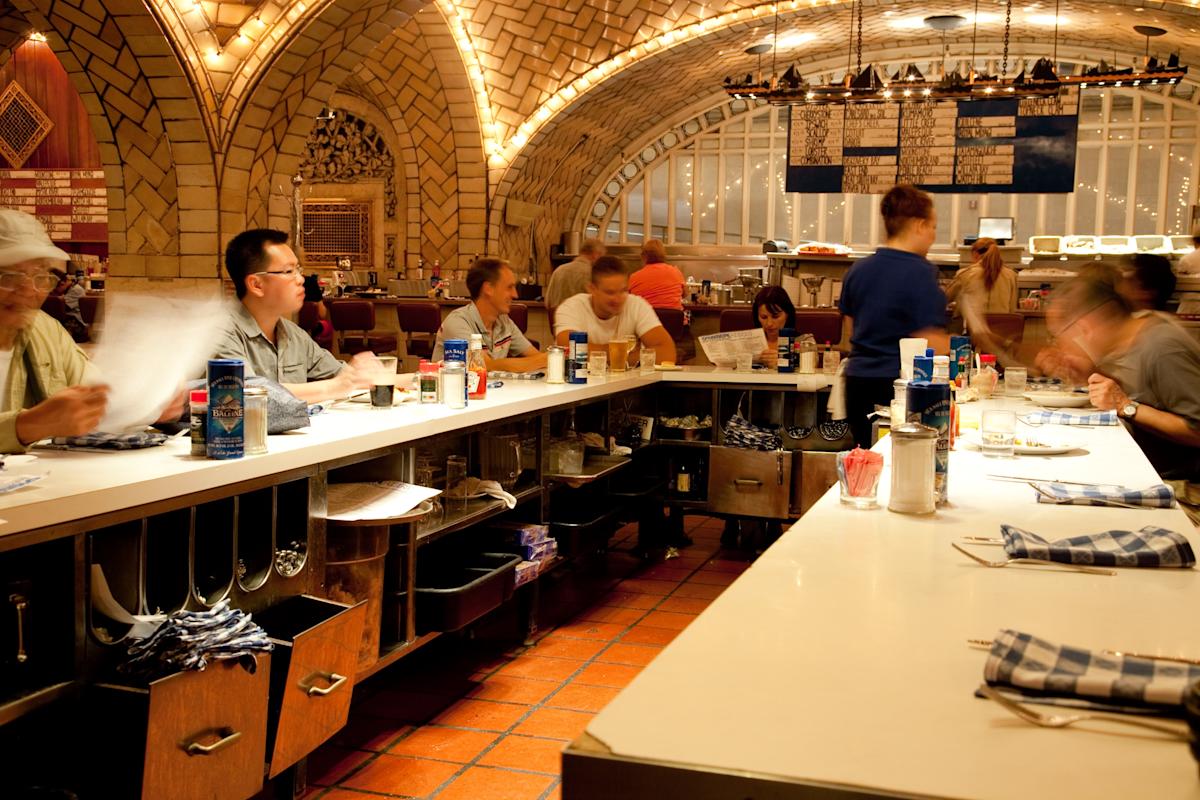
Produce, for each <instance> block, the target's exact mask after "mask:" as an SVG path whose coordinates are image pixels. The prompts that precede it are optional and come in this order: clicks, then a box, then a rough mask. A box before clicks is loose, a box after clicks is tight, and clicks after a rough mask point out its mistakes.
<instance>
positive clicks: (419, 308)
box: [396, 300, 442, 358]
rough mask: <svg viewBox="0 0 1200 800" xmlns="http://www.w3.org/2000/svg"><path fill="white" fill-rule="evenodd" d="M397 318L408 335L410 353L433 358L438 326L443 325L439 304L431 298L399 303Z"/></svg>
mask: <svg viewBox="0 0 1200 800" xmlns="http://www.w3.org/2000/svg"><path fill="white" fill-rule="evenodd" d="M396 318H397V319H398V320H400V330H401V331H403V332H404V335H405V336H406V337H407V342H408V344H407V349H408V354H409V355H410V356H416V357H417V358H433V345H434V343H435V342H436V341H437V332H438V328H440V327H442V311H441V309H440V308H439V307H438V304H437V303H434V302H432V301H429V300H413V301H410V302H405V303H397V304H396ZM417 337H419V338H417Z"/></svg>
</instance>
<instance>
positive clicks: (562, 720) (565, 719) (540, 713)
mask: <svg viewBox="0 0 1200 800" xmlns="http://www.w3.org/2000/svg"><path fill="white" fill-rule="evenodd" d="M592 716H593V715H592V714H588V713H584V712H581V711H567V710H565V709H561V708H539V709H537V710H536V711H534V712H533V713H532V714H530V715H529V718H528V719H526V720H524V721H522V722H521V724H520V725H518V726H517V727H516V730H514V731H513V732H514V733H520V734H524V735H526V736H544V737H547V738H551V739H567V740H570V739H574V738H575V737H577V736H578V735H579V734H581V733H583V731H584V729H585V728H587V724H588V722H590V721H591V719H592Z"/></svg>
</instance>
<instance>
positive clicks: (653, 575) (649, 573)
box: [637, 561, 692, 583]
mask: <svg viewBox="0 0 1200 800" xmlns="http://www.w3.org/2000/svg"><path fill="white" fill-rule="evenodd" d="M691 574H692V570H690V569H688V568H686V567H684V566H675V564H674V561H669V562H667V563H666V564H655V565H654V566H652V567H647V568H646V569H644V570H642V571H641V572H639V573H637V577H638V579H639V580H646V579H650V580H656V581H675V582H676V583H680V582H682V581H684V580H686V579H687V577H688V576H689V575H691Z"/></svg>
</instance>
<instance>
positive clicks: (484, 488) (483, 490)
mask: <svg viewBox="0 0 1200 800" xmlns="http://www.w3.org/2000/svg"><path fill="white" fill-rule="evenodd" d="M480 495H487V496H488V497H494V498H496V499H497V500H503V501H504V505H506V506H508V507H509V508H516V507H517V498H516V497H513V496H512V495H511V494H509V493H508V492H506V491H504V487H503V486H501V485H500V484H499V483H497V482H496V481H485V480H480V479H479V478H475V477H471V476H469V475H468V476H467V477H466V478H463V479H462V480H461V481H459V482H458V483H456V484H454V485H453V486H451V487H450V488H449V489H447V490H446V491H445V496H446V497H479V496H480Z"/></svg>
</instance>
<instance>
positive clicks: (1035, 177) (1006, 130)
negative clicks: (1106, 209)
mask: <svg viewBox="0 0 1200 800" xmlns="http://www.w3.org/2000/svg"><path fill="white" fill-rule="evenodd" d="M1078 126H1079V91H1078V90H1077V89H1069V90H1067V91H1065V92H1063V93H1062V94H1059V95H1055V96H1051V97H1034V98H1026V99H1017V98H1011V99H1010V98H1002V99H996V100H925V101H915V102H904V103H871V104H858V105H795V106H792V107H791V114H790V121H789V125H788V169H787V190H788V191H789V192H851V193H856V194H881V193H883V192H886V191H887V190H888V189H890V188H891V187H892V186H894V185H896V184H897V183H911V184H915V185H917V186H920V187H921V188H922V189H925V190H927V191H931V192H1013V193H1019V192H1070V191H1072V189H1073V188H1074V184H1075V146H1076V137H1077V130H1078Z"/></svg>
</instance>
